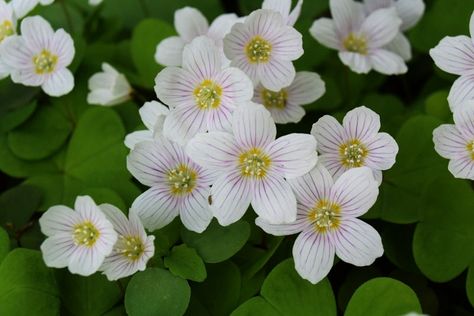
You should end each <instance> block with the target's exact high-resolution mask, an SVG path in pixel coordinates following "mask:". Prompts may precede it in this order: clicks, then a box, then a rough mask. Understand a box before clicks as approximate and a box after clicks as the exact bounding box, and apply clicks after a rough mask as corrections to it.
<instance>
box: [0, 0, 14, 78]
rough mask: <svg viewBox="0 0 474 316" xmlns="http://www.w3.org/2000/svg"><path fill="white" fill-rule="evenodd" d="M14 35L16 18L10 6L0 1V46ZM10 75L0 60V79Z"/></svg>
mask: <svg viewBox="0 0 474 316" xmlns="http://www.w3.org/2000/svg"><path fill="white" fill-rule="evenodd" d="M15 34H16V18H15V16H14V14H13V10H12V7H11V5H10V4H7V3H6V2H5V1H3V0H0V46H1V45H2V44H3V42H4V40H5V39H6V38H7V37H9V36H12V35H15ZM9 75H10V69H9V67H8V65H7V64H5V62H4V61H3V59H2V58H0V79H3V78H6V77H8V76H9Z"/></svg>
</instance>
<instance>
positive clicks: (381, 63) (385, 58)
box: [369, 49, 408, 75]
mask: <svg viewBox="0 0 474 316" xmlns="http://www.w3.org/2000/svg"><path fill="white" fill-rule="evenodd" d="M369 59H370V63H371V64H372V67H373V68H374V70H375V71H378V72H380V73H381V74H384V75H399V74H404V73H406V72H407V71H408V68H407V66H406V65H405V61H404V60H403V58H402V57H401V56H399V55H397V54H396V53H394V52H391V51H389V50H387V49H376V50H374V51H373V52H372V54H371V55H370V57H369Z"/></svg>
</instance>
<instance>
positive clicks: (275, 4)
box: [262, 0, 303, 26]
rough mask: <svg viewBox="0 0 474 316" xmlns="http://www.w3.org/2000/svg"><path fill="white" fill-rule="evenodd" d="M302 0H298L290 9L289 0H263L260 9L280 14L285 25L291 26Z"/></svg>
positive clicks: (296, 18) (297, 15) (296, 16)
mask: <svg viewBox="0 0 474 316" xmlns="http://www.w3.org/2000/svg"><path fill="white" fill-rule="evenodd" d="M302 5H303V0H298V2H297V3H296V6H295V7H294V9H293V10H291V12H290V9H291V0H264V1H263V3H262V9H267V10H273V11H276V12H278V13H280V14H281V16H282V17H283V20H284V21H285V23H286V24H287V25H290V26H293V25H295V23H296V20H298V18H299V16H300V13H301V6H302Z"/></svg>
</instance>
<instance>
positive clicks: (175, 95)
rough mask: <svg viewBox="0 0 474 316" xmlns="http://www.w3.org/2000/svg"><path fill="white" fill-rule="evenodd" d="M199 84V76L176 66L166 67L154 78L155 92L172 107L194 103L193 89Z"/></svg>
mask: <svg viewBox="0 0 474 316" xmlns="http://www.w3.org/2000/svg"><path fill="white" fill-rule="evenodd" d="M199 84H200V80H199V78H195V77H194V75H193V74H192V73H190V72H189V71H186V70H184V69H181V68H178V67H166V68H165V69H163V70H162V71H160V72H159V73H158V75H157V76H156V78H155V92H156V95H157V97H158V98H159V99H160V100H161V101H163V102H164V103H165V104H167V105H168V106H170V107H171V108H174V107H176V106H183V105H195V104H196V101H195V100H194V97H193V92H194V89H195V88H196V87H197V86H198V85H199Z"/></svg>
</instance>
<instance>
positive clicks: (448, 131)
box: [433, 100, 474, 180]
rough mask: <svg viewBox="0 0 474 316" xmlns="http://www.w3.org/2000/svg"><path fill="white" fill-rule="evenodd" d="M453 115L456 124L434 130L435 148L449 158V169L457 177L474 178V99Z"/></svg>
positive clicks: (460, 107)
mask: <svg viewBox="0 0 474 316" xmlns="http://www.w3.org/2000/svg"><path fill="white" fill-rule="evenodd" d="M453 117H454V125H453V124H443V125H441V126H439V127H438V128H436V129H435V130H434V131H433V142H434V144H435V150H436V151H437V152H438V154H439V155H440V156H442V157H444V158H446V159H449V165H448V169H449V171H450V172H451V173H452V174H453V175H454V176H455V177H456V178H461V179H470V180H474V101H472V100H471V101H468V102H466V103H464V104H463V105H461V106H459V107H458V108H457V109H456V110H455V111H454V115H453Z"/></svg>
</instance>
